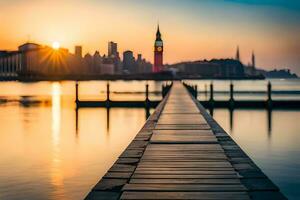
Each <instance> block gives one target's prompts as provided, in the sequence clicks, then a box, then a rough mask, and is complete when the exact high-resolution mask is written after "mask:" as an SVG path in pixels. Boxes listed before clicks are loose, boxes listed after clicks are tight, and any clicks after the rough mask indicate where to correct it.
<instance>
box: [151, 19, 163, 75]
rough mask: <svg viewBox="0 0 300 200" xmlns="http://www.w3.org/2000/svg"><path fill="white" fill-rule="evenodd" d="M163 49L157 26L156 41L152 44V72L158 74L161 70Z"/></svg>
mask: <svg viewBox="0 0 300 200" xmlns="http://www.w3.org/2000/svg"><path fill="white" fill-rule="evenodd" d="M163 47H164V46H163V41H162V39H161V34H160V30H159V25H158V26H157V32H156V39H155V43H154V65H153V69H152V72H160V71H161V70H162V68H163Z"/></svg>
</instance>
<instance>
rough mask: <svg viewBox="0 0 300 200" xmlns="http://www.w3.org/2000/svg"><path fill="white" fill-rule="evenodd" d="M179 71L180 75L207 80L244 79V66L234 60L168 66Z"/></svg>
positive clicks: (204, 61) (214, 60) (215, 60)
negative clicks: (220, 78)
mask: <svg viewBox="0 0 300 200" xmlns="http://www.w3.org/2000/svg"><path fill="white" fill-rule="evenodd" d="M168 68H173V69H177V71H178V73H179V74H184V75H190V76H197V77H206V78H219V77H222V78H233V77H239V78H241V77H244V76H245V72H244V66H243V64H242V63H241V62H239V61H237V60H234V59H213V60H210V61H207V60H203V61H195V62H183V63H178V64H174V65H170V66H168Z"/></svg>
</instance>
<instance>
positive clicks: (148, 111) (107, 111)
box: [75, 107, 151, 136]
mask: <svg viewBox="0 0 300 200" xmlns="http://www.w3.org/2000/svg"><path fill="white" fill-rule="evenodd" d="M81 109H84V108H81ZM102 109H103V107H102ZM104 109H106V130H107V133H109V127H110V109H111V108H109V107H106V108H104ZM144 109H145V120H147V119H148V117H149V116H150V115H151V112H150V107H145V108H144ZM79 110H80V108H78V107H76V108H75V129H76V135H77V136H78V126H79V125H78V121H79V119H78V118H79Z"/></svg>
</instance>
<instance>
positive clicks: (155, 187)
mask: <svg viewBox="0 0 300 200" xmlns="http://www.w3.org/2000/svg"><path fill="white" fill-rule="evenodd" d="M122 190H123V191H124V190H126V191H173V192H176V191H178V192H179V191H191V192H192V191H203V192H227V191H230V192H242V191H247V189H246V188H245V187H244V186H243V185H241V184H240V185H224V184H221V185H202V184H126V185H125V186H124V187H123V189H122Z"/></svg>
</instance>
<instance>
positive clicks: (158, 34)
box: [156, 23, 161, 41]
mask: <svg viewBox="0 0 300 200" xmlns="http://www.w3.org/2000/svg"><path fill="white" fill-rule="evenodd" d="M156 40H157V41H161V34H160V30H159V23H157V31H156Z"/></svg>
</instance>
